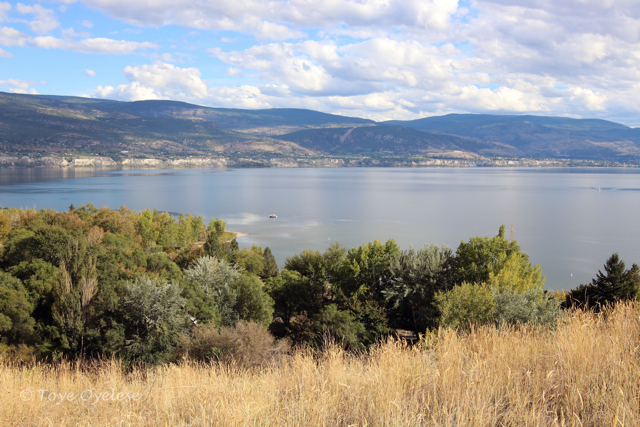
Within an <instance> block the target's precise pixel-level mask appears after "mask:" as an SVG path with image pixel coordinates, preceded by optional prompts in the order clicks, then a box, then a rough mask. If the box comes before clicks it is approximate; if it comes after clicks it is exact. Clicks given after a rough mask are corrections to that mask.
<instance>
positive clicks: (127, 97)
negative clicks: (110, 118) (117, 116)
mask: <svg viewBox="0 0 640 427" xmlns="http://www.w3.org/2000/svg"><path fill="white" fill-rule="evenodd" d="M94 95H95V96H96V97H98V98H108V99H121V100H124V101H143V100H148V99H166V98H163V97H162V96H160V95H159V94H158V93H157V92H156V91H155V90H154V89H153V88H150V87H145V86H142V85H141V84H140V83H138V82H134V83H132V84H130V85H119V86H117V87H116V88H114V87H112V86H106V87H102V86H98V87H97V88H96V89H95V91H94Z"/></svg>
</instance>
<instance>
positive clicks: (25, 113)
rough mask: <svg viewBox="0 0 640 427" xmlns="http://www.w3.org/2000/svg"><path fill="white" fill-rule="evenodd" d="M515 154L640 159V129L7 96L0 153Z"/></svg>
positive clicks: (2, 100) (561, 121)
mask: <svg viewBox="0 0 640 427" xmlns="http://www.w3.org/2000/svg"><path fill="white" fill-rule="evenodd" d="M372 153H376V156H377V157H381V156H382V157H385V156H387V157H389V156H391V157H393V156H396V157H398V156H399V157H402V156H411V155H420V156H423V157H429V156H433V155H449V156H454V157H458V158H477V157H478V156H485V157H496V156H497V157H508V158H531V159H553V158H555V159H583V160H597V161H617V162H621V163H624V162H632V163H633V162H636V163H637V162H640V130H638V129H632V128H629V127H627V126H624V125H621V124H618V123H613V122H608V121H605V120H590V119H583V120H578V119H570V118H564V117H543V116H516V115H514V116H497V115H496V116H492V115H473V114H449V115H446V116H439V117H427V118H423V119H418V120H411V121H388V122H382V123H379V122H374V121H372V120H367V119H361V118H353V117H345V116H340V115H335V114H326V113H321V112H318V111H312V110H304V109H287V108H280V109H264V110H242V109H230V108H211V107H203V106H198V105H193V104H188V103H184V102H176V101H161V100H154V101H136V102H120V101H111V100H103V99H92V98H81V97H64V96H45V95H21V94H8V93H2V92H0V154H11V155H27V156H39V155H50V154H56V155H62V154H68V155H96V154H98V155H102V156H107V157H111V158H119V157H121V156H125V157H145V156H147V157H149V156H150V157H161V158H171V157H186V156H200V157H203V156H212V155H214V156H238V155H242V156H244V155H256V156H270V157H283V156H285V157H287V156H288V157H296V156H298V157H306V156H312V157H314V156H315V157H322V156H369V155H371V154H372Z"/></svg>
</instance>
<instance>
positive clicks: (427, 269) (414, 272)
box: [382, 245, 452, 336]
mask: <svg viewBox="0 0 640 427" xmlns="http://www.w3.org/2000/svg"><path fill="white" fill-rule="evenodd" d="M451 256H452V254H451V250H450V249H449V248H447V247H445V246H443V247H442V248H439V247H438V246H437V245H430V246H423V247H421V248H420V249H418V250H415V249H414V248H410V249H409V250H407V251H404V252H402V253H401V254H400V255H398V256H397V257H395V258H393V259H392V260H391V262H390V274H389V279H388V280H387V282H386V283H385V288H384V289H383V291H382V293H383V294H384V296H385V298H386V299H387V301H390V302H391V303H392V307H393V308H394V309H398V308H399V307H400V306H401V305H403V304H404V305H406V306H408V307H409V310H410V312H411V321H412V323H413V328H414V331H415V333H416V336H417V334H418V332H419V331H424V330H425V329H426V328H427V327H428V326H435V322H436V319H437V309H436V307H435V304H434V296H435V294H436V292H440V291H446V290H448V289H449V288H450V287H451V283H450V279H449V274H448V272H449V271H448V268H447V267H448V265H449V262H450V259H451Z"/></svg>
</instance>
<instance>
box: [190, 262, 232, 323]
mask: <svg viewBox="0 0 640 427" xmlns="http://www.w3.org/2000/svg"><path fill="white" fill-rule="evenodd" d="M240 274H241V270H240V269H239V268H238V267H236V266H234V265H231V264H229V263H228V262H227V261H225V260H220V259H217V258H214V257H211V256H206V255H205V256H203V257H201V258H198V259H197V260H196V261H195V262H194V263H193V266H192V267H191V268H189V269H187V270H185V271H184V277H185V279H187V280H189V281H191V282H197V283H199V284H200V286H201V288H202V291H203V292H204V294H205V295H206V298H211V299H212V300H213V301H214V305H215V307H216V310H217V311H218V313H219V315H220V322H221V326H232V325H234V324H235V322H236V321H237V320H238V316H237V313H235V312H234V309H233V307H234V306H235V304H236V298H237V292H236V290H235V288H234V282H235V281H236V280H237V279H238V278H239V277H240Z"/></svg>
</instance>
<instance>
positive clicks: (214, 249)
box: [203, 229, 226, 259]
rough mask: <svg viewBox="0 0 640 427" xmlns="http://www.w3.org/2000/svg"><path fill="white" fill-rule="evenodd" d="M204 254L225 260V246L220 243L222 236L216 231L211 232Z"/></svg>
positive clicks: (205, 244)
mask: <svg viewBox="0 0 640 427" xmlns="http://www.w3.org/2000/svg"><path fill="white" fill-rule="evenodd" d="M203 249H204V254H205V255H206V256H210V257H214V258H218V259H225V258H226V257H225V255H226V254H225V250H224V245H223V244H222V243H220V234H219V233H218V232H217V231H216V230H215V229H214V230H211V231H209V235H208V236H207V241H206V242H204V246H203Z"/></svg>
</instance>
